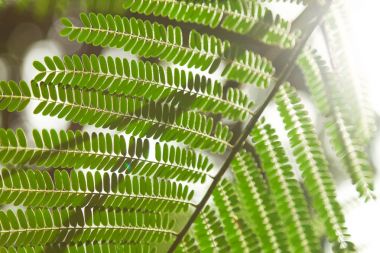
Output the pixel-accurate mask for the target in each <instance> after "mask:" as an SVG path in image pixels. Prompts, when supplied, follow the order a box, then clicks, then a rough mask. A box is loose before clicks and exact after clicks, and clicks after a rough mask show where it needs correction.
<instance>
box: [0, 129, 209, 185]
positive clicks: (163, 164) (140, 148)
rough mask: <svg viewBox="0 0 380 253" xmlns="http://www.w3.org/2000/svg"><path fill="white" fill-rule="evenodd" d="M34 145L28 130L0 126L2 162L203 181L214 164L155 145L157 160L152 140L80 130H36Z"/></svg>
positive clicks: (184, 150)
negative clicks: (28, 140) (30, 142)
mask: <svg viewBox="0 0 380 253" xmlns="http://www.w3.org/2000/svg"><path fill="white" fill-rule="evenodd" d="M33 137H34V145H33V146H28V145H27V140H26V137H25V133H24V132H23V131H22V130H21V129H18V130H17V131H16V132H14V131H13V130H10V129H8V130H4V129H2V128H1V129H0V141H1V142H0V143H1V146H0V161H1V162H2V163H3V164H17V165H36V166H39V167H48V168H49V167H52V168H76V169H77V168H91V169H97V170H104V171H120V172H125V171H130V173H133V174H138V175H147V176H152V175H154V176H157V177H160V178H169V179H177V180H180V181H192V182H198V181H200V180H201V181H204V180H205V178H206V176H207V175H208V174H207V172H208V171H209V170H210V169H211V168H212V165H211V164H210V163H209V160H208V159H207V157H203V156H202V155H198V154H196V153H195V152H194V151H192V150H187V149H181V148H179V147H173V146H168V145H167V144H163V145H161V144H159V143H156V145H155V150H154V152H155V160H152V159H149V141H148V140H142V139H136V138H134V137H131V138H130V139H129V141H128V142H127V141H126V140H125V138H124V137H123V136H119V135H114V136H112V135H111V134H103V133H99V134H96V133H92V134H91V135H90V134H89V133H87V132H80V131H76V132H73V131H70V130H69V131H60V132H57V131H55V130H50V131H47V130H42V131H37V130H34V131H33Z"/></svg>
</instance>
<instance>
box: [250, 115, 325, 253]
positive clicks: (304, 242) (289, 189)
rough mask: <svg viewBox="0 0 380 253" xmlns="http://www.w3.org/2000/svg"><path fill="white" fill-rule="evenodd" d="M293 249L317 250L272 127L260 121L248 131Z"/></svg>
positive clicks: (297, 188) (295, 183) (299, 193)
mask: <svg viewBox="0 0 380 253" xmlns="http://www.w3.org/2000/svg"><path fill="white" fill-rule="evenodd" d="M251 136H252V138H253V140H252V141H253V143H254V144H255V147H256V152H257V153H258V154H259V155H260V158H261V162H262V166H263V170H264V171H265V174H266V176H267V178H268V183H269V186H270V189H271V193H272V195H273V196H274V198H275V200H276V207H277V210H278V213H279V215H280V216H281V217H282V219H283V220H284V221H285V222H284V228H285V230H286V234H287V236H288V238H289V245H290V247H291V248H292V251H293V252H320V251H321V249H320V246H319V242H318V240H317V238H316V235H315V234H314V231H313V227H312V224H311V217H310V216H309V215H308V207H307V203H306V201H305V199H304V195H303V193H302V190H301V188H300V185H299V183H298V181H297V179H296V178H295V175H294V173H293V170H292V167H291V166H290V164H289V160H288V158H287V155H286V153H285V150H284V148H283V147H282V145H281V143H280V141H279V140H278V136H277V135H276V133H275V130H274V129H273V128H272V126H270V125H269V124H265V123H264V121H262V122H261V123H260V124H258V125H257V127H256V128H255V129H254V130H253V131H252V134H251Z"/></svg>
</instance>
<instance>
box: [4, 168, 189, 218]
mask: <svg viewBox="0 0 380 253" xmlns="http://www.w3.org/2000/svg"><path fill="white" fill-rule="evenodd" d="M193 195H194V192H193V191H190V190H189V187H188V186H187V185H182V184H181V183H175V182H170V181H166V180H158V179H154V178H144V177H138V176H129V175H123V174H117V173H106V172H104V173H100V172H98V171H97V172H95V173H93V172H90V171H89V172H87V173H85V172H83V171H75V170H72V171H70V172H69V173H68V172H66V171H59V170H56V171H55V172H54V178H52V177H51V176H50V174H49V173H48V172H47V171H39V170H8V169H3V170H2V171H1V181H0V204H13V205H15V206H18V205H23V206H31V207H86V206H87V207H104V208H127V209H133V210H140V211H155V212H181V211H186V210H187V209H188V207H189V206H194V204H193V203H192V202H191V199H192V196H193Z"/></svg>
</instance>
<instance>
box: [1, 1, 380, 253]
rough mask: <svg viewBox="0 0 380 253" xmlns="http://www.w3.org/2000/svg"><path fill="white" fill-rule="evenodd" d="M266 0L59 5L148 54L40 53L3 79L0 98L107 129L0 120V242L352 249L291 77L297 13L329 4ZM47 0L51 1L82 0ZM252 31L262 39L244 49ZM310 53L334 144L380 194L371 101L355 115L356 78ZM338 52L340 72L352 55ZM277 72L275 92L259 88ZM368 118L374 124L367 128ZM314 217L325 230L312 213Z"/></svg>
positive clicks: (41, 247)
mask: <svg viewBox="0 0 380 253" xmlns="http://www.w3.org/2000/svg"><path fill="white" fill-rule="evenodd" d="M58 2H60V3H58ZM111 2H112V3H111ZM263 2H271V1H252V0H236V1H234V0H216V1H210V0H207V1H197V0H194V1H190V0H123V4H124V5H123V6H124V8H125V10H128V11H126V16H127V17H124V16H123V17H122V16H118V15H113V14H115V12H117V13H123V9H122V7H121V2H120V1H119V0H117V1H108V2H107V1H106V2H104V1H101V2H99V1H93V2H91V3H90V4H89V5H87V3H89V2H88V1H82V2H81V3H77V4H78V5H80V6H81V8H77V10H76V11H79V10H80V9H82V7H85V9H86V8H87V7H88V8H90V9H93V8H95V7H96V6H98V7H99V6H103V7H101V9H100V10H96V11H97V12H99V14H94V13H89V14H86V13H82V14H81V15H80V21H78V22H77V20H75V19H72V21H71V20H70V19H68V18H63V19H61V22H62V25H63V26H62V30H61V35H62V36H63V37H67V38H68V39H69V40H71V41H74V40H75V41H77V42H79V43H86V44H88V45H92V46H100V47H104V48H119V49H122V50H124V51H127V52H130V53H132V54H134V55H136V56H137V57H141V58H144V60H141V59H140V60H131V59H124V58H119V57H105V56H102V55H98V56H97V55H93V54H91V55H87V54H84V55H80V56H78V55H72V56H67V55H66V56H64V57H62V58H60V57H58V56H53V57H45V58H44V60H43V61H35V62H34V63H33V66H34V68H35V69H36V70H37V75H36V76H35V77H34V79H33V80H32V81H31V82H30V84H29V83H26V82H25V81H20V82H19V83H16V82H14V81H9V82H6V81H0V110H7V111H8V112H22V111H24V110H25V109H26V108H27V106H33V109H34V110H33V112H34V113H35V114H41V115H44V116H49V117H52V118H54V117H55V118H60V119H65V120H66V121H69V122H73V123H79V124H80V125H81V126H83V127H86V126H91V127H94V128H96V132H92V133H91V132H87V131H79V130H78V131H71V130H61V131H57V130H54V129H52V130H46V129H43V130H36V129H34V130H31V131H30V132H29V131H24V130H22V129H15V130H13V129H5V128H0V162H1V164H2V165H4V166H6V167H7V168H3V169H2V170H1V171H0V205H3V210H0V252H12V253H14V252H25V253H29V252H31V253H33V252H77V253H83V252H141V253H142V252H156V251H158V252H165V251H166V250H168V249H169V247H171V246H173V247H171V248H170V250H173V251H175V252H236V253H240V252H267V253H272V252H297V253H298V252H299V253H301V252H302V253H303V252H309V253H314V252H315V253H316V252H322V249H323V248H325V245H321V243H320V242H321V241H323V240H321V239H323V238H322V237H327V238H328V240H329V241H330V242H331V243H332V244H333V246H334V251H350V250H351V251H353V250H354V249H355V246H354V245H353V244H352V243H351V242H350V241H349V236H348V234H347V231H346V228H345V224H344V220H345V219H344V216H343V212H342V210H341V207H340V205H339V203H338V201H337V199H336V192H335V185H334V183H333V180H332V177H331V175H330V173H329V164H328V163H327V160H326V158H325V154H324V153H325V152H324V150H323V149H322V145H321V144H320V142H319V140H318V138H317V134H316V131H315V129H314V127H313V125H312V122H311V120H310V117H309V116H308V114H307V111H306V110H305V108H304V106H303V105H302V102H301V99H300V98H299V97H298V95H297V92H296V91H295V89H294V88H292V87H291V86H290V85H289V84H284V85H282V86H281V87H280V85H281V82H282V81H281V80H283V79H286V78H285V76H286V75H284V73H289V72H291V70H292V67H293V65H294V64H293V61H292V59H293V56H298V52H299V50H300V49H301V48H300V47H301V46H302V45H303V40H302V41H300V43H299V45H298V44H297V45H296V47H295V48H294V51H292V52H290V50H292V47H293V46H295V44H296V42H297V39H298V36H299V34H300V31H299V30H298V27H301V30H305V31H302V32H303V33H302V34H304V35H305V36H308V34H309V33H310V32H311V30H310V31H309V30H308V29H311V28H312V26H313V25H314V24H313V23H314V20H319V18H320V17H319V16H313V15H311V14H312V13H313V11H310V10H313V8H316V9H317V10H322V9H321V8H320V7H319V3H317V2H315V1H308V0H290V1H286V2H289V3H303V4H305V5H306V4H309V3H310V6H308V7H307V10H306V12H305V13H306V14H305V15H306V17H307V15H311V18H312V19H311V22H310V23H309V20H307V25H305V27H307V28H306V29H304V28H302V24H301V23H302V22H300V21H299V20H298V19H297V22H295V26H294V27H292V25H291V22H289V21H287V20H285V19H283V18H281V17H280V16H277V15H276V16H275V15H273V14H272V12H271V10H269V9H268V8H266V7H263V6H264V5H262V4H261V3H263ZM24 3H25V6H30V4H31V3H30V2H29V1H24ZM36 3H37V2H36ZM38 3H44V4H42V5H41V6H39V8H41V10H42V9H43V8H45V11H44V13H46V10H49V9H51V12H54V11H55V8H56V7H57V6H58V5H60V6H62V8H63V9H65V8H66V7H67V5H66V4H67V3H71V1H69V0H65V1H57V3H54V4H53V2H51V1H50V0H38ZM46 3H49V6H50V8H47V5H46ZM37 5H38V4H37ZM118 5H119V7H117V6H118ZM70 6H71V5H70ZM268 6H269V5H268ZM108 7H110V8H111V7H112V8H111V9H112V10H109V11H107V10H108V9H107V8H108ZM46 8H47V9H46ZM96 8H97V7H96ZM96 8H95V9H96ZM309 8H310V9H309ZM323 8H325V7H323ZM74 12H75V11H74ZM74 12H73V13H71V14H74ZM101 13H106V14H101ZM310 13H311V14H310ZM111 14H112V15H111ZM142 14H143V15H147V16H152V15H153V16H155V17H158V16H160V18H158V19H160V22H162V23H165V24H166V23H170V24H171V25H163V24H159V23H157V22H152V21H148V20H145V19H142V17H144V16H143V15H142ZM318 15H320V14H318ZM304 18H305V16H304V15H301V19H300V20H301V21H302V20H303V19H304ZM152 19H153V17H152V18H151V19H150V20H152ZM176 22H177V23H178V24H179V26H176V25H174V23H176ZM328 22H329V23H328V24H329V25H331V23H330V22H331V20H329V21H328ZM78 23H81V24H79V25H78ZM183 23H192V24H197V25H194V28H196V29H199V30H198V31H201V30H202V31H204V30H206V31H208V32H209V34H214V35H208V34H204V33H203V32H202V34H201V33H199V32H198V31H196V30H194V29H193V30H192V29H188V28H189V26H188V25H184V24H183ZM300 24H301V25H300ZM204 26H207V27H204ZM309 26H310V27H309ZM190 28H192V27H190ZM328 28H329V29H331V27H328ZM212 29H215V30H214V31H213V30H212ZM327 30H328V29H327ZM219 33H220V36H219ZM215 34H218V35H217V36H216V35H215ZM226 34H227V36H224V35H226ZM228 36H236V39H233V41H234V42H233V43H231V42H229V41H227V40H225V38H222V37H228ZM219 37H220V38H219ZM230 38H231V37H230ZM329 39H330V38H329ZM241 40H249V41H248V42H249V43H251V42H252V43H254V45H257V46H258V50H257V51H256V50H255V51H250V50H248V49H246V48H244V47H241V46H242V45H240V43H239V41H241ZM263 43H264V44H267V45H263ZM270 45H271V46H272V47H270ZM273 45H275V46H277V47H273ZM334 46H335V44H334ZM279 47H280V48H288V50H289V53H290V54H289V55H291V56H292V57H291V58H289V59H279V57H277V56H281V55H288V54H287V53H285V52H283V51H281V50H282V49H280V48H279ZM272 50H274V51H273V52H272ZM276 50H277V51H276ZM259 52H260V53H259ZM337 55H338V58H339V59H345V57H343V53H341V52H339V53H337ZM266 57H268V58H266ZM268 59H275V62H274V63H273V64H272V62H271V61H270V60H268ZM157 60H158V62H157V63H152V62H153V61H157ZM288 60H289V63H288V62H286V61H288ZM160 61H164V62H166V63H164V64H161V62H160ZM283 62H284V63H285V64H283ZM298 64H299V66H300V67H301V69H302V71H303V73H304V77H305V81H306V85H307V86H308V87H309V89H310V93H311V95H312V96H313V98H314V100H315V104H316V106H317V107H318V109H319V110H320V111H321V113H322V114H323V116H324V117H325V126H326V130H327V132H328V134H329V137H330V140H331V144H333V147H334V149H335V151H336V153H337V155H338V156H339V158H340V159H341V161H342V163H343V164H344V165H345V167H346V169H347V171H348V172H349V174H350V176H351V178H352V181H353V183H354V184H356V187H357V189H358V191H359V193H360V194H361V195H362V196H363V197H364V198H366V199H369V198H370V197H371V196H372V192H371V191H372V190H373V185H372V179H373V174H372V173H371V167H370V166H369V162H368V156H367V154H366V152H365V148H366V146H367V145H368V141H369V139H370V137H371V134H372V132H373V127H372V126H371V124H372V123H371V122H372V121H371V117H370V116H371V115H370V113H369V111H368V110H367V109H365V108H364V107H363V106H362V105H363V104H364V103H365V102H363V101H365V100H363V99H362V98H361V97H360V96H362V95H360V96H359V97H356V98H355V106H354V108H355V111H354V112H355V115H356V113H358V114H360V115H358V116H357V117H354V119H351V118H350V117H349V115H350V113H351V112H350V110H349V109H350V108H349V107H348V106H347V104H348V103H347V101H351V100H350V98H351V96H353V95H355V94H354V93H355V92H353V93H352V92H351V91H350V92H348V94H347V95H346V94H342V93H345V91H343V92H342V90H343V89H340V88H336V87H335V86H334V84H335V82H336V80H337V79H339V80H346V78H342V77H340V76H337V77H336V76H334V75H335V73H334V72H333V71H334V69H329V68H328V67H327V66H326V64H324V62H323V61H322V60H321V58H319V57H317V56H316V55H315V53H314V52H309V51H304V53H303V54H302V55H301V56H300V57H299V59H298ZM166 65H168V66H166ZM282 65H284V66H282ZM332 65H334V64H332ZM342 65H343V67H342V68H339V69H338V71H337V72H339V75H341V74H344V73H345V71H347V68H348V66H346V65H345V64H342ZM273 66H278V67H279V68H280V69H279V70H278V71H277V72H275V69H274V67H273ZM332 67H334V66H332ZM347 81H348V78H347ZM224 82H225V83H224ZM350 82H352V80H351V81H350ZM272 83H273V85H274V87H272V88H273V90H266V91H262V90H260V89H257V88H267V87H269V85H270V84H272ZM352 83H353V82H352ZM245 84H248V85H247V86H244V85H245ZM249 84H253V85H255V86H256V87H252V85H251V86H249ZM352 87H357V86H356V85H352ZM243 89H244V91H243ZM252 90H254V91H260V92H262V93H258V94H251V93H252V92H251V91H252ZM275 93H276V94H275ZM262 94H269V95H268V96H267V97H264V98H259V100H260V101H262V104H261V105H260V106H259V107H258V109H257V110H256V111H254V110H255V108H254V103H253V101H252V100H251V97H252V95H254V97H260V95H262ZM331 94H333V95H331ZM256 95H257V96H256ZM274 95H275V102H276V104H277V107H278V110H279V112H280V115H281V117H282V121H283V123H284V126H285V129H286V131H287V134H288V139H289V142H290V148H291V151H292V154H287V153H286V150H285V149H284V147H283V145H282V143H281V142H280V140H279V138H278V136H277V134H276V131H275V128H274V125H271V124H267V123H265V122H264V120H262V119H261V114H262V111H263V110H262V109H263V108H264V107H265V106H266V105H267V104H269V102H270V100H271V99H272V97H273V96H274ZM361 113H362V115H361ZM248 120H249V121H248ZM356 121H357V122H356ZM247 122H249V123H248V124H247ZM356 126H359V127H358V128H356ZM242 127H244V128H243V129H242ZM276 127H277V126H276ZM357 129H360V131H361V130H363V131H364V132H365V134H364V135H365V136H364V137H363V140H360V137H361V136H360V134H358V133H360V132H359V130H357ZM248 134H250V135H249V136H250V137H249V138H248V140H246V139H244V140H243V138H242V137H244V136H246V135H248ZM243 145H244V146H243ZM200 152H202V154H200ZM235 154H236V155H235ZM221 158H223V160H224V159H225V161H224V163H223V164H222V165H221V167H220V168H219V166H218V167H217V169H215V170H214V162H215V163H216V164H218V165H219V164H220V163H221ZM293 160H295V162H296V166H293V164H292V163H291V161H293ZM297 165H298V166H297ZM228 167H231V168H228ZM225 169H227V173H225V172H226V170H225ZM297 170H300V171H301V177H300V178H298V177H296V173H297ZM224 173H225V174H226V175H224ZM301 185H303V186H304V188H305V189H303V188H302V187H301ZM204 193H205V194H204ZM203 194H204V195H203ZM209 198H210V200H211V201H208V199H209ZM203 207H205V208H203ZM198 214H199V215H198ZM314 214H316V215H314ZM189 217H190V218H189ZM315 218H318V219H320V221H321V223H322V225H323V229H324V230H325V231H322V232H321V231H319V228H316V227H315V226H314V224H315V222H316V221H315V220H313V219H315ZM191 225H193V226H191ZM187 228H190V230H189V231H188V230H187ZM182 236H184V237H182ZM182 238H183V240H182ZM176 239H178V240H176ZM173 242H174V243H173ZM177 246H178V247H177ZM173 251H170V252H173Z"/></svg>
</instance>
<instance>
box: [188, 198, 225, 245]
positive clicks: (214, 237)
mask: <svg viewBox="0 0 380 253" xmlns="http://www.w3.org/2000/svg"><path fill="white" fill-rule="evenodd" d="M193 231H194V237H195V239H196V240H197V242H198V244H199V248H200V249H201V252H211V251H217V252H230V250H231V248H230V245H229V244H228V243H227V240H226V237H225V235H224V233H223V225H222V223H221V221H220V220H219V219H218V215H217V213H216V212H215V210H213V209H212V208H211V207H210V206H206V207H205V208H204V209H203V211H202V213H201V214H200V216H199V217H198V219H197V220H196V221H195V223H194V225H193Z"/></svg>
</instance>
